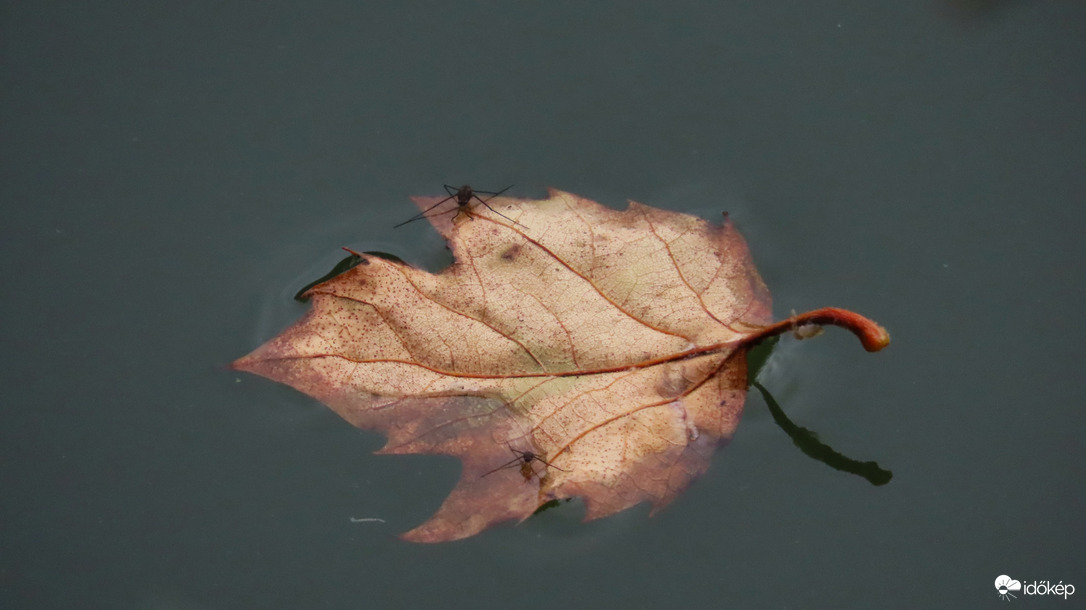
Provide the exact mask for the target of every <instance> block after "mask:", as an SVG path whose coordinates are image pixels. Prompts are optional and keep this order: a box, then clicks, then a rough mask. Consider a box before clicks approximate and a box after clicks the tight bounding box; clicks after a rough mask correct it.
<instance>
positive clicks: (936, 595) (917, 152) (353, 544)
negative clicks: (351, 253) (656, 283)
mask: <svg viewBox="0 0 1086 610" xmlns="http://www.w3.org/2000/svg"><path fill="white" fill-rule="evenodd" d="M904 4H907V5H908V6H896V5H892V4H891V3H883V5H882V6H881V7H878V8H873V7H869V6H868V5H867V4H866V3H855V2H829V3H819V5H818V6H817V7H815V6H813V5H811V4H809V3H798V2H776V3H768V2H767V3H761V2H759V3H754V2H750V3H708V2H705V3H695V2H689V3H674V2H672V3H667V4H660V5H656V6H648V5H647V4H646V5H639V4H638V5H635V4H631V3H600V2H595V3H555V2H547V3H534V4H531V5H528V4H525V5H523V6H519V7H513V6H512V5H510V3H498V2H478V3H457V2H441V3H430V4H412V5H407V4H404V3H352V2H311V3H305V4H287V3H262V4H260V5H255V4H254V5H243V4H238V3H223V2H188V3H175V4H172V5H168V6H167V5H159V4H150V3H144V4H138V5H137V7H136V8H133V6H132V3H117V2H96V3H14V2H5V3H3V4H2V5H0V40H2V41H3V46H2V56H0V57H2V61H0V86H2V90H0V91H2V93H0V155H2V157H0V205H2V212H3V213H2V220H0V277H2V278H3V279H4V281H5V285H6V286H7V290H6V296H7V298H6V299H4V302H3V304H2V305H0V316H2V317H0V319H2V320H3V323H2V324H0V345H2V346H3V356H2V359H3V360H2V363H0V383H2V387H3V388H4V392H3V396H4V401H3V406H2V409H0V413H2V415H0V489H2V492H0V607H4V608H76V607H78V608H358V607H366V608H369V607H479V608H482V607H503V608H578V607H597V608H631V607H695V608H701V607H705V608H723V607H803V608H810V607H826V608H842V607H852V608H872V607H909V608H913V607H933V606H934V607H986V606H988V605H994V604H1002V603H1004V602H1002V601H1000V600H999V599H998V597H997V595H996V591H995V589H994V587H993V582H994V580H995V579H996V577H997V576H999V575H1001V574H1007V575H1010V576H1012V577H1013V578H1015V579H1019V580H1021V581H1022V582H1024V583H1026V582H1030V581H1035V580H1036V581H1040V580H1048V581H1051V582H1052V583H1056V582H1057V581H1063V582H1064V583H1072V584H1074V585H1075V586H1077V587H1079V588H1080V589H1082V592H1081V593H1078V594H1077V595H1076V596H1075V597H1072V598H1071V600H1069V601H1067V602H1065V601H1064V600H1062V599H1061V600H1057V599H1053V596H1051V595H1049V596H1047V598H1044V599H1037V598H1036V597H1032V598H1031V597H1030V596H1028V595H1024V594H1021V593H1020V594H1019V598H1018V599H1017V600H1014V601H1016V602H1017V603H1018V604H1019V605H1029V606H1030V607H1041V606H1049V607H1055V606H1058V605H1061V604H1062V605H1068V606H1069V607H1070V605H1073V604H1074V602H1075V601H1076V597H1080V596H1082V595H1086V554H1084V553H1083V552H1082V550H1081V546H1082V541H1083V540H1084V535H1086V520H1084V519H1083V515H1084V514H1086V480H1084V477H1086V448H1084V444H1083V442H1082V438H1083V435H1084V434H1086V414H1084V409H1083V399H1084V395H1086V393H1084V390H1086V382H1084V381H1083V376H1082V374H1081V373H1082V370H1083V365H1084V358H1083V354H1084V350H1086V332H1084V331H1083V329H1082V326H1081V323H1080V321H1079V317H1080V315H1081V311H1082V306H1083V303H1084V302H1086V298H1084V296H1086V295H1084V292H1086V290H1084V286H1083V280H1082V278H1083V274H1084V271H1086V264H1084V263H1086V257H1084V253H1086V247H1084V246H1083V229H1082V227H1083V226H1084V221H1086V207H1084V206H1083V194H1084V193H1086V171H1084V170H1086V121H1084V116H1086V115H1084V113H1083V108H1086V105H1084V102H1086V69H1084V68H1086V45H1084V43H1083V41H1084V40H1086V37H1084V34H1086V32H1084V25H1086V5H1083V4H1081V3H1078V2H1045V3H1027V2H1013V1H1009V0H1008V1H1005V2H983V1H979V0H978V1H974V2H966V1H964V0H963V1H959V2H949V1H947V2H938V1H934V0H932V1H929V2H919V3H904ZM446 182H448V183H453V184H460V183H463V182H468V183H470V184H472V185H475V186H478V187H479V188H490V189H494V190H497V189H498V188H501V187H503V186H505V185H507V184H510V183H513V184H516V185H517V186H516V187H515V188H514V191H515V194H516V195H518V196H542V195H543V194H544V192H545V191H544V189H545V187H546V186H554V187H558V188H561V189H563V190H567V191H571V192H575V193H578V194H581V195H584V196H586V197H590V198H593V199H596V200H598V201H600V202H602V203H605V204H607V205H611V206H614V207H620V206H623V205H624V202H625V200H626V199H635V200H638V201H641V202H643V203H647V204H650V205H654V206H657V207H662V208H667V209H672V210H678V211H683V212H688V213H693V214H698V215H701V216H703V217H706V218H713V219H717V218H719V215H720V213H721V212H722V211H724V210H727V211H729V212H730V214H731V216H732V217H733V218H734V219H735V220H736V222H737V223H738V226H739V227H740V229H741V230H742V231H743V233H744V234H745V235H746V237H747V239H748V240H749V241H750V244H751V248H752V250H753V253H754V257H755V261H756V263H757V264H758V266H759V269H760V271H761V273H762V275H763V276H764V278H765V280H766V282H767V284H768V285H769V287H770V289H771V290H772V291H773V295H774V301H775V306H774V309H775V312H776V314H777V316H778V317H783V316H786V315H788V313H789V312H790V311H791V310H792V309H796V310H798V311H805V310H808V309H813V308H816V307H821V306H826V305H834V306H840V307H847V308H850V309H854V310H856V311H858V312H860V313H863V314H865V315H868V316H870V317H872V318H874V319H876V320H878V321H879V322H881V323H882V324H884V325H885V326H886V327H887V328H888V329H889V330H890V332H891V334H892V335H893V343H892V344H891V346H890V347H889V348H888V349H887V350H886V351H884V352H882V353H879V354H874V355H872V354H867V353H865V352H864V351H863V350H862V349H861V348H860V346H859V345H858V343H857V342H856V341H855V339H854V338H852V337H851V336H848V335H847V334H846V333H843V332H834V331H832V330H831V331H829V332H827V333H826V334H825V335H823V336H821V337H819V338H817V339H814V340H811V341H804V342H802V343H798V342H794V341H789V340H785V341H782V342H781V343H780V344H779V345H778V346H777V348H776V349H775V351H774V353H773V355H772V357H771V359H770V361H769V363H768V364H767V365H766V368H765V369H764V370H763V372H762V374H761V376H760V378H759V379H760V381H761V382H762V383H763V384H764V385H765V386H766V387H767V388H769V389H770V390H771V391H772V392H773V393H774V395H775V396H776V399H777V400H778V401H779V402H780V404H781V406H782V407H783V409H784V411H785V412H786V413H787V414H788V416H789V417H791V418H792V420H793V421H794V422H795V423H796V424H797V425H799V426H802V427H805V428H808V429H810V430H814V431H816V432H817V433H818V434H819V435H820V437H821V438H822V440H823V441H825V442H827V443H828V444H829V445H831V446H832V447H833V448H834V449H835V450H837V451H839V452H841V453H843V454H846V455H848V456H850V457H852V458H856V459H859V460H875V461H877V462H879V464H880V465H882V466H884V467H886V468H889V469H891V470H892V471H893V473H894V477H893V480H892V481H890V482H889V483H888V484H886V485H884V486H880V487H874V486H872V485H870V484H869V483H867V482H866V481H864V480H863V479H861V478H859V477H857V476H853V475H849V474H845V473H842V472H839V471H837V470H834V469H831V468H829V467H827V466H826V465H824V464H822V463H820V462H817V461H815V460H812V459H810V458H809V457H807V456H806V455H805V454H804V453H803V452H801V451H800V450H799V449H797V448H796V447H795V446H794V445H793V443H792V440H791V439H790V438H789V437H788V436H787V435H786V434H785V433H784V431H782V429H781V428H780V427H778V426H777V424H775V423H774V418H773V415H772V414H771V413H770V411H769V410H768V409H767V407H766V404H765V402H764V401H763V400H762V398H761V396H760V395H759V394H758V393H757V392H752V394H751V396H749V398H748V404H747V410H746V413H745V415H744V419H743V422H742V424H741V425H740V428H739V430H738V432H737V434H736V437H735V439H734V441H733V442H732V444H731V445H730V446H729V447H728V448H727V449H725V450H723V451H721V452H719V453H718V454H717V456H716V458H715V459H714V462H713V466H712V468H711V469H710V470H709V472H708V473H707V475H706V476H705V477H703V478H701V479H700V480H699V481H698V482H697V483H696V484H695V485H694V486H693V487H692V488H691V489H689V490H688V491H687V492H686V493H685V494H684V495H683V496H682V497H681V498H680V499H679V500H678V501H676V502H675V503H674V504H673V505H671V506H670V507H669V508H667V509H666V510H665V511H663V512H662V513H660V514H658V515H657V516H655V517H653V518H651V519H650V518H649V517H648V516H647V512H648V511H647V510H646V509H645V508H644V507H642V508H639V509H635V510H632V511H628V512H626V513H623V514H620V515H618V516H615V517H612V518H609V519H605V520H600V521H595V522H592V523H589V524H581V523H580V517H581V508H580V507H579V506H577V505H576V504H570V505H566V506H562V507H560V508H558V509H555V510H549V511H547V512H545V513H543V514H541V515H539V516H538V517H535V518H533V519H531V520H529V521H528V522H526V523H524V524H522V525H520V526H515V527H514V526H507V527H500V528H497V529H494V530H491V531H488V532H486V533H484V534H482V535H479V536H477V537H475V538H472V539H470V540H467V541H463V542H459V543H453V544H445V545H437V546H417V545H410V544H407V543H404V542H401V541H400V540H398V539H397V538H396V537H395V536H394V534H396V533H398V532H401V531H404V530H406V529H410V528H411V527H413V526H414V525H416V524H418V523H419V522H421V521H422V520H424V519H425V518H426V517H427V516H428V515H429V514H430V513H431V512H432V511H433V510H434V509H435V508H436V507H437V506H438V505H439V504H440V502H441V500H442V499H443V498H444V496H445V495H446V493H447V492H448V491H449V489H451V487H452V486H453V484H454V482H455V480H456V478H457V474H458V465H457V463H456V462H454V461H452V460H448V459H443V458H436V457H426V456H407V457H391V456H374V455H372V454H371V452H372V451H373V450H375V449H377V448H378V447H379V446H380V445H381V443H382V440H381V438H380V437H379V436H378V435H376V434H373V433H368V432H362V431H358V430H356V429H354V428H352V427H350V426H349V425H347V424H346V423H344V422H343V421H341V420H340V419H338V418H337V417H336V416H335V415H333V414H332V413H331V412H330V411H328V410H327V409H325V408H324V407H323V406H321V405H319V404H317V403H315V402H313V401H311V400H309V399H308V398H306V397H304V396H302V395H300V394H297V393H295V392H293V391H291V390H288V389H286V388H284V387H280V386H276V385H274V384H271V383H269V382H266V381H264V380H261V379H258V378H255V377H252V376H245V375H238V374H235V373H233V372H230V371H228V370H226V368H225V365H226V364H227V363H229V362H230V361H231V360H233V359H234V358H236V357H238V356H240V355H242V354H244V353H246V352H248V351H249V350H250V349H252V348H253V347H255V346H256V345H258V344H259V343H261V342H263V341H264V340H266V339H267V338H269V337H271V336H272V335H274V334H275V333H276V332H277V331H278V330H279V329H280V328H282V327H283V326H285V325H286V324H288V323H289V322H290V321H291V320H293V319H294V318H296V317H297V316H298V315H300V314H301V313H302V312H303V311H305V306H304V305H301V304H299V303H296V302H294V301H293V300H292V297H293V295H294V293H295V292H296V291H297V290H298V289H299V288H301V287H302V286H304V285H305V284H306V283H308V282H309V281H311V280H313V279H315V278H316V277H319V276H320V275H321V274H323V273H324V272H326V271H327V270H328V269H330V268H331V267H332V265H333V264H334V263H335V262H336V261H338V260H340V258H342V251H341V250H340V249H339V248H340V246H349V247H351V248H353V249H355V250H359V251H364V250H380V251H384V252H389V253H392V254H394V255H396V256H399V257H401V258H403V259H404V260H407V261H409V262H412V263H414V264H418V265H422V266H426V267H428V268H431V269H435V270H436V269H439V268H440V267H442V266H443V265H445V264H446V263H447V262H448V258H447V254H446V253H445V251H444V245H443V244H442V243H441V242H440V240H439V239H438V238H437V236H436V235H435V234H434V233H433V232H432V231H431V230H430V228H429V227H427V226H424V223H412V224H411V225H408V226H406V227H404V228H402V229H398V230H396V231H392V230H390V227H391V226H392V225H393V224H395V223H397V222H400V221H402V220H404V219H406V218H408V217H410V216H411V215H412V214H413V213H414V212H415V210H414V208H413V207H412V206H411V204H410V202H409V201H408V199H407V197H408V195H411V194H436V193H438V192H440V189H441V184H442V183H446ZM352 518H355V519H360V518H377V519H380V520H382V521H365V522H352V520H351V519H352Z"/></svg>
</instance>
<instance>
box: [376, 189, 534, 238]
mask: <svg viewBox="0 0 1086 610" xmlns="http://www.w3.org/2000/svg"><path fill="white" fill-rule="evenodd" d="M442 186H444V187H445V192H446V193H448V194H449V196H448V197H446V198H444V199H442V200H441V201H439V202H437V203H435V204H434V205H432V206H430V207H428V208H426V209H425V210H423V211H421V212H419V213H418V214H415V215H414V216H412V217H411V218H408V219H407V220H405V221H403V222H401V223H400V224H398V225H396V226H394V227H392V228H393V229H395V228H397V227H402V226H404V225H405V224H407V223H409V222H414V221H416V220H419V219H421V218H426V214H427V213H428V212H430V210H432V209H434V208H436V207H437V206H439V205H441V204H443V203H445V202H446V201H449V200H450V199H455V200H456V214H455V215H454V216H453V220H454V221H455V220H456V217H457V216H460V215H461V214H466V215H467V217H468V218H472V216H471V209H470V207H469V206H470V205H471V201H472V199H474V200H475V201H478V202H479V203H481V204H483V205H485V206H486V207H487V209H489V210H490V211H491V212H494V213H495V214H497V215H498V216H501V217H502V218H504V219H506V220H508V221H509V222H511V223H513V224H520V223H519V222H517V221H515V220H513V219H512V218H509V217H508V216H506V215H505V214H502V213H501V212H499V211H497V210H495V209H494V208H492V207H490V204H488V203H487V201H490V200H491V199H493V198H495V197H497V196H498V195H501V194H502V193H504V192H505V191H508V190H509V189H511V188H513V185H512V184H510V185H509V186H507V187H505V188H503V189H502V190H500V191H498V192H496V193H495V192H492V191H477V190H475V189H473V188H471V187H470V186H468V185H466V184H465V185H464V186H462V187H460V188H456V187H455V186H450V185H448V184H445V185H442ZM480 193H481V194H483V195H490V197H487V198H486V199H483V198H481V197H479V194H480Z"/></svg>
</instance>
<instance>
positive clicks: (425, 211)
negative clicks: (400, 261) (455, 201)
mask: <svg viewBox="0 0 1086 610" xmlns="http://www.w3.org/2000/svg"><path fill="white" fill-rule="evenodd" d="M453 197H456V195H455V194H453V195H449V196H448V197H446V198H444V199H442V200H441V201H439V202H437V203H435V204H434V205H432V206H430V207H428V208H426V209H425V210H423V211H421V212H419V213H418V214H415V215H414V216H412V217H411V218H408V219H407V220H405V221H403V222H401V223H400V224H398V225H395V226H393V227H392V228H393V229H398V228H400V227H402V226H404V225H405V224H407V223H409V222H415V221H416V220H421V219H423V218H426V213H427V212H429V211H430V210H432V209H434V208H436V207H437V206H439V205H441V204H443V203H445V202H446V201H448V200H450V199H452V198H453ZM488 207H489V206H488Z"/></svg>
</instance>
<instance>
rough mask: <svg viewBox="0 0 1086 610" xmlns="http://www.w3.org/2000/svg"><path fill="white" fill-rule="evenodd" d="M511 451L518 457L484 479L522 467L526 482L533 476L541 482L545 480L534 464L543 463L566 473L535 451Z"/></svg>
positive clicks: (489, 473)
mask: <svg viewBox="0 0 1086 610" xmlns="http://www.w3.org/2000/svg"><path fill="white" fill-rule="evenodd" d="M509 451H512V452H513V455H515V456H516V457H515V458H513V459H511V460H509V461H508V462H506V463H504V464H502V465H501V466H498V467H497V468H495V469H494V470H491V471H490V472H488V473H486V474H484V475H483V477H485V476H489V475H492V474H494V473H495V472H498V471H499V470H505V469H507V468H515V467H517V466H520V474H521V476H522V477H524V480H525V481H530V480H531V479H532V477H533V476H534V477H535V478H537V479H539V480H543V477H541V476H539V473H538V472H536V471H535V468H533V467H532V462H543V464H545V465H546V466H547V467H548V468H553V469H555V470H561V471H562V472H565V469H563V468H559V467H557V466H555V465H554V464H551V463H550V462H548V461H547V460H545V459H543V458H542V456H540V455H539V454H537V453H535V452H533V451H521V450H520V449H513V448H512V447H509ZM479 478H482V477H479Z"/></svg>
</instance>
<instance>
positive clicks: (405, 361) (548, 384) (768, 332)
mask: <svg viewBox="0 0 1086 610" xmlns="http://www.w3.org/2000/svg"><path fill="white" fill-rule="evenodd" d="M436 201H438V199H437V198H429V199H421V198H420V199H417V200H416V203H417V204H418V205H419V207H420V209H426V208H427V207H429V206H431V205H433V204H434V203H435V202H436ZM489 205H490V207H492V208H493V210H490V209H484V208H483V207H482V206H477V207H475V208H471V209H470V210H463V211H464V212H467V213H459V212H458V213H457V214H456V215H455V217H454V216H453V215H452V214H451V213H442V214H437V215H432V216H430V221H431V223H432V224H433V225H434V226H435V227H436V228H437V229H438V231H440V232H441V233H442V234H443V235H444V236H445V237H446V238H447V239H448V241H449V245H450V247H451V248H452V251H453V254H454V256H455V258H456V262H455V263H454V264H453V265H452V266H451V267H449V268H448V269H446V270H445V271H443V272H441V273H439V274H436V275H435V274H431V273H428V272H426V271H422V270H419V269H416V268H413V267H411V266H408V265H406V264H402V263H398V262H394V261H388V260H385V259H383V258H379V257H374V256H366V255H360V256H362V259H361V261H360V264H359V265H358V266H356V267H354V268H353V269H351V270H350V271H348V272H346V273H344V274H342V275H339V276H337V277H334V278H332V279H330V280H328V281H326V282H324V283H322V284H318V285H317V286H314V287H313V288H311V289H310V290H309V291H308V292H307V294H306V296H308V297H310V298H311V299H312V309H311V310H310V311H309V313H308V314H307V315H306V316H304V317H303V318H302V319H301V320H299V321H298V322H297V323H295V324H294V325H293V326H291V327H290V328H288V329H287V330H285V331H284V332H283V333H282V334H280V335H279V336H278V337H276V338H274V339H272V340H271V341H269V342H268V343H266V344H264V345H263V346H261V347H260V348H258V349H257V350H256V351H254V352H253V353H251V354H249V355H248V356H245V357H244V358H241V359H240V360H238V361H236V362H235V363H234V365H233V366H234V367H235V368H237V369H240V370H245V371H250V372H253V373H256V374H259V375H263V376H265V377H268V378H270V379H274V380H276V381H280V382H282V383H286V384H288V385H291V386H293V387H294V388H297V389H298V390H300V391H302V392H305V393H306V394H309V395H311V396H313V397H315V398H317V399H318V400H320V401H322V402H324V403H325V404H327V405H328V406H329V407H331V408H332V409H333V410H335V411H336V412H337V413H339V414H340V415H341V416H342V417H343V418H344V419H346V420H347V421H349V422H351V423H352V424H354V425H356V426H358V427H360V428H367V429H377V430H380V431H382V432H383V433H385V434H386V435H387V436H388V443H387V445H386V446H385V447H384V448H383V449H382V450H381V452H382V453H434V454H448V455H454V456H456V457H458V458H460V460H461V461H462V462H463V470H462V473H461V476H460V482H459V483H458V485H457V486H456V488H455V489H453V491H452V492H451V494H450V495H449V497H448V498H447V499H446V500H445V502H444V504H443V505H442V506H441V508H440V509H439V510H438V511H437V513H436V514H435V515H434V516H433V517H431V518H430V519H429V520H428V521H427V522H425V523H423V524H422V525H420V526H419V527H417V528H415V529H413V530H411V531H410V532H407V533H406V534H404V537H405V538H406V539H408V540H412V541H416V542H439V541H445V540H454V539H458V538H463V537H466V536H471V535H473V534H476V533H478V532H479V531H481V530H482V529H484V528H486V527H489V526H491V525H493V524H495V523H497V522H501V521H506V520H510V519H517V520H522V519H525V518H527V517H528V516H529V515H531V514H532V513H533V512H534V511H535V510H536V509H537V508H539V507H540V506H541V505H543V504H545V503H547V502H549V501H551V500H555V499H563V498H569V497H573V496H579V497H580V498H582V499H583V501H584V503H585V504H586V506H587V516H586V519H595V518H598V517H603V516H606V515H610V514H612V513H614V512H617V511H620V510H623V509H625V508H628V507H630V506H632V505H634V504H636V503H639V502H644V501H648V502H651V503H652V505H653V509H654V510H656V509H659V508H660V507H662V506H664V505H665V504H667V503H668V502H670V501H671V500H673V499H674V498H675V497H676V495H678V494H679V492H681V491H682V490H683V489H684V488H685V487H686V486H687V485H688V484H689V482H690V481H691V480H692V479H693V478H694V477H696V476H698V475H699V474H701V473H702V472H704V471H705V469H706V468H707V467H708V464H709V458H710V456H711V454H712V453H713V451H714V450H715V449H716V448H717V447H719V446H720V445H722V444H723V443H724V442H726V441H727V440H728V439H730V438H731V436H732V433H733V432H734V431H735V428H736V426H737V424H738V423H739V415H740V412H741V411H742V408H743V399H744V397H745V395H746V389H747V371H746V358H745V356H746V352H747V349H748V348H749V347H750V346H751V345H753V344H754V343H756V342H757V341H759V340H761V339H764V338H766V337H768V336H772V335H775V334H779V333H782V332H789V331H791V330H793V329H795V328H799V327H800V326H803V325H808V324H835V325H839V326H843V327H846V328H848V329H850V330H852V331H853V332H855V333H856V334H857V335H858V336H859V337H860V339H861V341H862V342H863V345H864V347H866V348H867V349H868V350H870V351H875V350H878V349H881V348H882V347H884V346H885V345H886V344H887V343H888V342H889V335H888V334H887V333H886V331H885V330H884V329H883V328H882V327H880V326H878V325H877V324H875V323H874V322H872V321H870V320H868V319H866V318H864V317H862V316H859V315H857V314H854V313H852V312H848V311H845V310H841V309H834V308H827V309H820V310H816V311H813V312H809V313H806V314H801V315H798V316H793V317H791V318H789V319H787V320H783V321H781V322H778V323H776V324H774V323H773V321H772V316H771V313H770V297H769V291H768V290H767V289H766V286H765V284H764V283H763V282H762V280H761V278H760V277H759V276H758V272H757V271H756V270H755V268H754V265H753V263H752V262H751V259H750V253H749V251H748V249H747V246H746V243H745V242H744V240H743V238H742V237H741V236H740V235H739V233H738V232H737V231H736V229H735V227H734V226H733V225H732V223H731V222H730V221H726V222H725V223H724V225H723V226H716V225H712V224H710V223H708V222H706V221H704V220H702V219H700V218H696V217H693V216H689V215H686V214H679V213H676V212H668V211H664V210H658V209H655V208H651V207H648V206H644V205H641V204H638V203H633V202H631V203H630V205H629V207H628V208H627V209H626V210H624V211H618V210H612V209H609V208H605V207H603V206H601V205H599V204H597V203H595V202H592V201H589V200H586V199H582V198H580V197H577V196H575V195H571V194H569V193H563V192H559V191H551V192H550V197H549V198H548V199H545V200H540V201H533V200H523V199H512V198H497V199H494V200H492V201H490V203H489ZM518 459H519V460H520V462H519V463H518ZM506 464H508V465H509V466H510V467H509V468H501V466H502V465H506ZM518 466H519V467H518Z"/></svg>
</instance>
